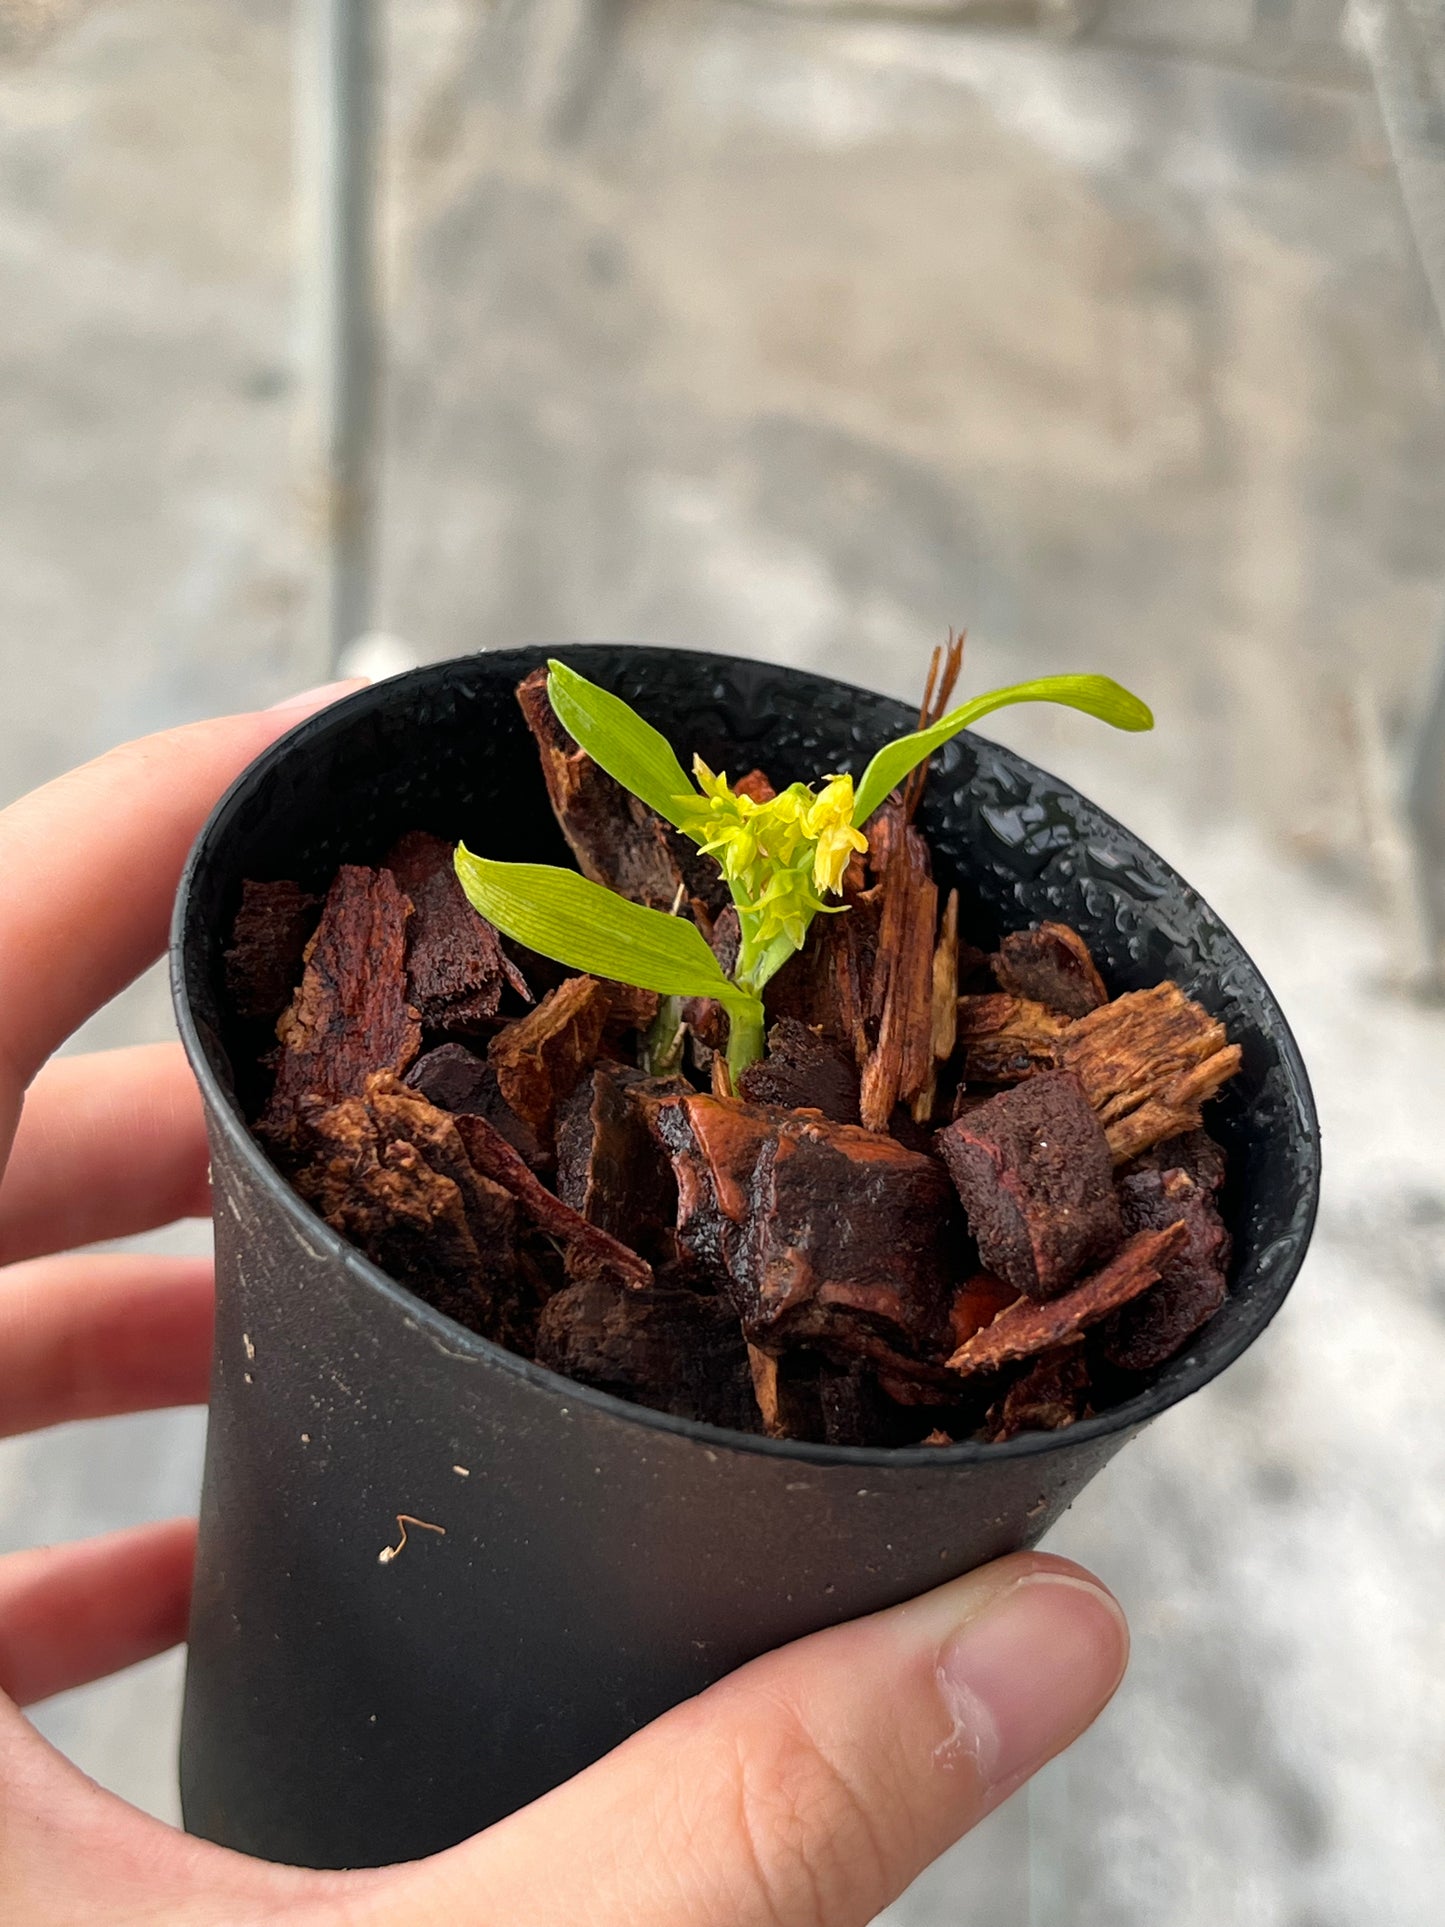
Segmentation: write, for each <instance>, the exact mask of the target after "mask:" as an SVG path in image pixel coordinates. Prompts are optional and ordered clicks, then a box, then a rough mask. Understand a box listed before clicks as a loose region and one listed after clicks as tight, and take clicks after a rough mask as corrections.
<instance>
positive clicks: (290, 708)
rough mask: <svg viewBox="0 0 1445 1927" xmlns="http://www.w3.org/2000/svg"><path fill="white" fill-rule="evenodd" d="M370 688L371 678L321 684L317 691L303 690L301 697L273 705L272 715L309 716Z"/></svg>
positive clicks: (365, 677)
mask: <svg viewBox="0 0 1445 1927" xmlns="http://www.w3.org/2000/svg"><path fill="white" fill-rule="evenodd" d="M370 686H371V678H370V677H369V676H344V677H343V678H342V679H341V681H340V682H323V683H319V684H318V685H317V686H316V688H315V689H303V690H302V691H301V693H300V695H299V696H287V697H286V698H285V700H284V701H282V702H279V703H272V704H271V708H270V713H271V714H273V715H275V714H279V713H280V712H282V711H284V712H285V713H286V714H287V715H288V716H289V715H293V714H294V715H297V716H305V715H309V714H310V713H311V712H312V711H313V710H316V709H325V707H326V705H327V704H328V703H334V702H336V701H337V700H338V699H339V698H340V697H342V696H351V695H354V694H355V692H356V691H357V690H358V689H367V688H369V687H370Z"/></svg>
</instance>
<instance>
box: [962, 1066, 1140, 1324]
mask: <svg viewBox="0 0 1445 1927" xmlns="http://www.w3.org/2000/svg"><path fill="white" fill-rule="evenodd" d="M937 1143H938V1148H939V1151H940V1153H941V1154H942V1156H943V1160H944V1162H945V1163H946V1164H947V1166H948V1169H949V1172H950V1173H951V1175H952V1177H953V1181H954V1183H955V1185H956V1186H957V1187H958V1194H959V1196H960V1197H961V1198H962V1199H963V1205H964V1210H965V1211H966V1212H967V1214H968V1222H969V1228H970V1230H971V1231H972V1232H973V1235H974V1237H975V1238H976V1239H977V1240H978V1248H979V1253H980V1255H981V1257H982V1258H983V1262H984V1264H985V1265H986V1266H987V1268H988V1269H989V1270H990V1271H993V1272H996V1273H997V1275H998V1276H999V1277H1000V1278H1001V1279H1003V1281H1004V1283H1005V1284H1007V1285H1011V1286H1012V1287H1013V1288H1014V1290H1015V1291H1019V1292H1023V1293H1025V1294H1026V1295H1027V1296H1028V1297H1030V1298H1041V1299H1042V1298H1052V1297H1055V1296H1056V1295H1057V1294H1058V1293H1059V1292H1061V1291H1063V1290H1065V1289H1066V1288H1067V1286H1068V1285H1069V1283H1070V1282H1071V1281H1072V1280H1073V1279H1074V1278H1076V1277H1077V1276H1078V1274H1079V1272H1080V1271H1082V1270H1083V1268H1084V1267H1085V1266H1086V1265H1087V1264H1089V1263H1091V1262H1095V1261H1097V1260H1099V1259H1101V1258H1106V1257H1107V1256H1108V1255H1109V1253H1110V1252H1111V1251H1113V1250H1114V1248H1115V1246H1116V1245H1117V1244H1118V1242H1119V1239H1120V1237H1121V1236H1122V1235H1123V1224H1122V1221H1121V1219H1120V1216H1119V1202H1118V1199H1117V1198H1116V1197H1115V1195H1114V1183H1113V1172H1112V1168H1111V1161H1110V1157H1109V1147H1108V1144H1107V1143H1106V1142H1105V1138H1104V1133H1103V1131H1102V1130H1101V1128H1100V1126H1099V1120H1098V1119H1097V1117H1096V1116H1095V1115H1094V1113H1093V1111H1092V1110H1091V1109H1090V1107H1089V1103H1088V1100H1087V1099H1086V1098H1085V1096H1084V1092H1083V1089H1082V1087H1081V1085H1080V1083H1079V1081H1078V1079H1077V1078H1076V1077H1072V1076H1070V1075H1069V1074H1068V1073H1067V1072H1064V1071H1047V1072H1045V1073H1043V1074H1042V1075H1041V1076H1038V1077H1032V1078H1030V1079H1029V1080H1028V1081H1027V1083H1023V1084H1019V1085H1016V1086H1015V1087H1014V1088H1013V1089H1012V1090H1007V1091H1002V1092H1000V1094H999V1095H998V1096H997V1097H994V1098H990V1099H989V1101H988V1102H987V1103H986V1104H981V1105H979V1106H978V1108H977V1109H976V1110H970V1111H968V1112H966V1113H965V1114H964V1115H963V1116H962V1117H959V1118H955V1120H954V1121H953V1123H952V1124H950V1125H948V1126H946V1127H945V1128H944V1129H943V1130H942V1131H940V1132H939V1133H938V1138H937Z"/></svg>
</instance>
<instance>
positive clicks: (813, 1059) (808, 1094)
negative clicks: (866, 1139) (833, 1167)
mask: <svg viewBox="0 0 1445 1927" xmlns="http://www.w3.org/2000/svg"><path fill="white" fill-rule="evenodd" d="M739 1095H740V1096H741V1097H743V1098H744V1099H745V1100H746V1101H747V1102H748V1103H750V1104H776V1105H779V1106H781V1107H782V1109H784V1110H797V1109H800V1108H806V1109H808V1110H814V1111H821V1112H822V1113H823V1115H824V1117H830V1118H832V1119H833V1121H834V1123H835V1124H856V1123H857V1122H858V1067H857V1065H856V1064H855V1063H854V1062H853V1059H852V1056H851V1055H850V1054H849V1053H848V1052H846V1051H844V1050H843V1049H842V1048H841V1047H840V1046H839V1045H837V1044H834V1043H831V1042H830V1041H829V1040H828V1039H827V1038H826V1037H824V1036H823V1034H822V1032H821V1031H814V1030H809V1029H808V1027H807V1025H806V1024H800V1023H799V1022H798V1020H797V1018H796V1017H781V1018H779V1020H778V1021H777V1023H775V1024H774V1025H773V1027H772V1029H771V1030H770V1031H769V1032H768V1054H767V1056H766V1057H763V1058H760V1059H759V1061H758V1062H757V1063H756V1064H750V1065H749V1066H748V1068H747V1069H746V1070H745V1071H744V1072H743V1077H742V1089H741V1091H740V1093H739Z"/></svg>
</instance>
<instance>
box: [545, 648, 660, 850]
mask: <svg viewBox="0 0 1445 1927" xmlns="http://www.w3.org/2000/svg"><path fill="white" fill-rule="evenodd" d="M547 694H548V695H549V696H550V697H551V699H552V708H553V710H554V711H555V712H556V716H557V720H558V722H559V723H561V725H562V727H563V728H564V729H565V730H566V731H567V733H568V734H569V735H570V736H572V737H573V738H574V739H575V740H576V741H577V742H578V743H579V744H580V745H581V746H582V748H583V749H585V750H586V752H587V754H588V755H589V756H590V757H591V758H592V760H593V761H594V762H595V763H600V764H601V765H602V767H603V769H605V770H606V771H607V774H608V775H609V776H615V777H616V779H617V781H618V782H619V783H620V784H621V785H622V787H623V788H624V789H628V790H631V791H632V794H633V795H634V796H640V797H641V798H642V800H643V802H644V803H647V804H649V805H650V806H651V807H652V808H653V809H655V810H656V811H657V813H658V815H659V816H662V817H665V818H666V819H667V821H668V822H669V823H672V824H676V825H677V827H678V828H679V829H680V828H681V827H682V823H681V820H680V813H679V810H678V806H677V799H678V797H680V796H695V795H696V794H697V791H696V788H695V787H694V785H693V782H692V779H691V778H690V777H689V776H688V775H687V773H686V772H685V771H684V769H683V767H682V764H681V763H679V762H678V760H677V757H676V755H675V754H674V753H673V748H672V745H671V743H669V742H668V740H667V738H666V737H665V736H663V735H661V734H660V733H659V732H658V731H657V730H655V729H654V728H653V727H652V724H651V723H646V722H644V721H643V720H642V718H641V717H640V716H639V715H638V713H637V711H636V710H635V709H633V708H632V707H631V706H630V705H629V704H627V703H625V702H623V700H622V698H621V697H620V696H614V695H612V693H611V692H610V691H609V690H606V689H599V688H598V686H597V684H596V683H595V682H588V680H587V678H586V677H585V676H579V675H578V674H577V671H576V670H575V669H569V668H568V667H567V665H566V663H565V662H549V663H548V664H547Z"/></svg>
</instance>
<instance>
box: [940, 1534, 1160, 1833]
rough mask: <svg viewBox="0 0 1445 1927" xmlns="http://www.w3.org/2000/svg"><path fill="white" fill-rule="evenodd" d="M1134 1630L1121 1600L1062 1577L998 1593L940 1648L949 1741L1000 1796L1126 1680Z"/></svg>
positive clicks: (1030, 1579)
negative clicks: (950, 1723) (949, 1723)
mask: <svg viewBox="0 0 1445 1927" xmlns="http://www.w3.org/2000/svg"><path fill="white" fill-rule="evenodd" d="M1128 1656H1129V1634H1128V1629H1127V1627H1126V1626H1125V1623H1124V1615H1123V1613H1122V1612H1121V1611H1120V1610H1119V1607H1118V1605H1117V1603H1116V1602H1115V1600H1114V1599H1113V1598H1112V1597H1111V1596H1110V1595H1109V1594H1108V1593H1107V1592H1105V1591H1104V1590H1103V1588H1102V1587H1100V1586H1093V1585H1090V1584H1089V1582H1088V1581H1087V1580H1085V1579H1076V1578H1074V1577H1072V1576H1071V1575H1069V1574H1066V1573H1056V1572H1037V1573H1030V1574H1028V1575H1027V1576H1025V1577H1024V1578H1023V1579H1021V1580H1019V1582H1018V1583H1017V1584H1016V1585H1014V1586H1011V1587H1009V1588H1008V1590H1007V1591H1005V1592H1001V1593H998V1594H996V1595H995V1596H994V1598H993V1599H991V1600H990V1601H989V1603H988V1604H987V1605H986V1606H985V1607H984V1609H983V1611H982V1612H981V1613H980V1614H979V1615H978V1616H977V1617H976V1618H974V1619H971V1620H970V1621H969V1622H968V1624H967V1625H965V1626H963V1627H961V1628H960V1629H959V1631H958V1632H956V1633H955V1634H954V1635H953V1637H952V1639H950V1640H949V1641H948V1642H947V1643H946V1645H945V1646H944V1647H943V1650H942V1651H941V1653H940V1654H939V1660H938V1687H939V1691H940V1693H941V1694H942V1696H943V1702H944V1706H945V1708H946V1709H947V1712H948V1714H949V1717H950V1718H951V1719H952V1721H953V1733H952V1736H951V1742H950V1741H945V1742H944V1746H943V1747H942V1748H940V1758H942V1759H946V1758H947V1756H948V1749H949V1746H950V1744H952V1747H953V1750H954V1751H955V1752H960V1751H961V1752H964V1753H966V1754H967V1755H968V1756H969V1757H970V1758H971V1759H972V1760H973V1762H974V1764H975V1765H976V1766H977V1769H978V1772H979V1776H980V1778H981V1779H982V1780H983V1782H984V1784H985V1785H986V1786H987V1787H988V1788H989V1789H990V1791H991V1792H992V1793H993V1794H994V1795H995V1796H996V1797H997V1798H999V1799H1002V1798H1004V1797H1005V1796H1006V1795H1007V1794H1009V1793H1011V1792H1012V1791H1013V1789H1014V1788H1015V1787H1016V1786H1018V1785H1019V1784H1020V1783H1021V1782H1022V1781H1024V1780H1026V1779H1027V1778H1028V1777H1029V1775H1030V1774H1031V1773H1035V1772H1037V1771H1038V1769H1039V1768H1040V1767H1041V1766H1042V1765H1043V1764H1044V1762H1045V1761H1046V1760H1051V1759H1052V1758H1053V1756H1054V1755H1055V1754H1056V1753H1059V1752H1061V1751H1062V1750H1063V1748H1064V1747H1066V1746H1067V1745H1068V1744H1069V1742H1070V1741H1071V1740H1073V1739H1075V1738H1077V1736H1078V1735H1079V1734H1080V1733H1082V1732H1083V1730H1084V1728H1085V1727H1086V1726H1087V1725H1088V1724H1089V1722H1090V1721H1091V1720H1092V1719H1093V1718H1094V1716H1095V1715H1096V1714H1097V1713H1098V1712H1099V1711H1100V1710H1101V1709H1102V1708H1103V1706H1104V1705H1105V1704H1106V1703H1107V1701H1108V1700H1109V1698H1110V1697H1111V1695H1112V1694H1113V1692H1114V1689H1115V1687H1116V1686H1117V1685H1118V1684H1119V1681H1120V1680H1121V1679H1122V1678H1123V1677H1124V1667H1125V1665H1126V1663H1127V1661H1128Z"/></svg>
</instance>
